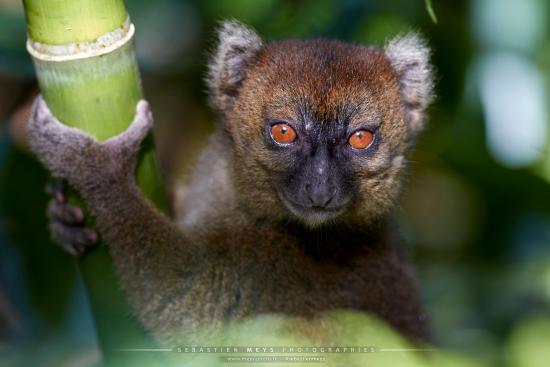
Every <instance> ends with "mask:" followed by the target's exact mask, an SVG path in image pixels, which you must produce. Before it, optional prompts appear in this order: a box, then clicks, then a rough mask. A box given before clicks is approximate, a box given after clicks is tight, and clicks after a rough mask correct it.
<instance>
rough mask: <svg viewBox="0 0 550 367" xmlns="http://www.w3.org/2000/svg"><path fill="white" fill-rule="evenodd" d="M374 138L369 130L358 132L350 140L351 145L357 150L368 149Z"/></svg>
mask: <svg viewBox="0 0 550 367" xmlns="http://www.w3.org/2000/svg"><path fill="white" fill-rule="evenodd" d="M373 138H374V135H373V134H372V133H371V132H370V131H368V130H357V131H356V132H354V133H353V134H351V136H350V137H349V139H348V143H349V145H351V146H352V147H353V148H355V149H365V148H367V147H368V146H369V145H370V144H371V143H372V140H373Z"/></svg>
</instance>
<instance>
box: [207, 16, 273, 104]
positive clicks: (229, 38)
mask: <svg viewBox="0 0 550 367" xmlns="http://www.w3.org/2000/svg"><path fill="white" fill-rule="evenodd" d="M262 46H263V42H262V40H261V38H260V37H259V36H258V35H257V34H256V32H254V31H253V30H252V29H251V28H248V27H246V26H245V25H243V24H241V23H239V22H237V21H225V22H223V23H222V26H221V27H220V29H219V30H218V45H217V49H216V51H215V52H214V53H213V55H212V57H211V59H210V63H209V65H208V79H207V83H208V87H209V89H210V103H211V104H212V106H213V107H214V108H216V109H219V110H221V111H223V110H225V109H227V108H229V107H231V105H232V104H233V102H234V100H235V98H236V97H237V96H238V93H239V87H240V86H241V84H242V81H243V80H244V79H245V77H246V73H247V70H248V68H249V67H250V66H251V65H253V64H254V62H255V61H256V56H257V55H258V53H259V51H260V50H261V48H262Z"/></svg>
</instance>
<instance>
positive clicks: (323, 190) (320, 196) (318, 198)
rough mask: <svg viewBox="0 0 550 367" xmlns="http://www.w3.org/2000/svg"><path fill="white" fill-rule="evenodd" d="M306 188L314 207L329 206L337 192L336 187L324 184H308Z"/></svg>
mask: <svg viewBox="0 0 550 367" xmlns="http://www.w3.org/2000/svg"><path fill="white" fill-rule="evenodd" d="M305 189H306V193H307V196H308V198H309V201H310V202H311V206H313V207H321V208H324V207H326V206H328V205H329V204H330V202H331V201H332V199H333V198H334V195H335V193H336V190H335V188H334V187H332V186H330V185H323V184H317V185H312V184H306V187H305Z"/></svg>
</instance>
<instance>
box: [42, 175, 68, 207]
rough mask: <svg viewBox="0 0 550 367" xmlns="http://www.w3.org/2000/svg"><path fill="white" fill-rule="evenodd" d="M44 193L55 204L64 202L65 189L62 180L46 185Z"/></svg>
mask: <svg viewBox="0 0 550 367" xmlns="http://www.w3.org/2000/svg"><path fill="white" fill-rule="evenodd" d="M46 193H48V194H49V195H50V196H51V197H53V199H54V200H55V201H57V202H60V203H64V202H65V189H64V185H63V181H62V180H53V181H51V182H50V183H49V184H48V185H46Z"/></svg>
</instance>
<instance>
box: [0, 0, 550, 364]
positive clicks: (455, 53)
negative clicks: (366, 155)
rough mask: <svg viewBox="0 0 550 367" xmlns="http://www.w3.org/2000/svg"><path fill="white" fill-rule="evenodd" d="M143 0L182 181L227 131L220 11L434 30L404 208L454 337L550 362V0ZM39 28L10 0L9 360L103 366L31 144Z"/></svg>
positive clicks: (165, 131) (307, 24)
mask: <svg viewBox="0 0 550 367" xmlns="http://www.w3.org/2000/svg"><path fill="white" fill-rule="evenodd" d="M126 3H127V6H128V9H129V12H130V14H131V16H132V19H133V21H134V23H135V24H136V26H137V35H136V47H137V52H138V58H139V63H140V67H141V69H142V76H143V83H144V89H145V93H146V96H147V98H148V99H149V100H150V101H151V103H152V105H153V109H154V111H155V116H156V126H155V129H156V130H155V133H156V138H157V141H158V144H157V145H158V151H159V154H160V158H161V162H162V166H163V168H164V171H165V172H166V173H167V180H166V181H167V184H170V182H171V181H172V180H173V177H174V175H175V174H183V175H185V172H186V168H187V167H189V164H190V163H191V162H192V160H193V157H194V156H196V153H197V151H198V148H199V147H200V146H201V144H202V143H203V141H204V138H205V136H207V134H208V132H209V131H211V130H212V124H213V115H212V112H211V111H210V110H209V109H208V107H207V105H206V94H205V85H204V83H203V77H204V75H205V66H204V65H205V62H206V59H207V57H206V56H207V51H208V50H209V49H211V47H212V41H213V29H214V27H215V25H216V22H217V21H219V20H221V19H225V18H235V19H238V20H240V21H242V22H244V23H247V24H250V25H252V26H254V27H255V28H256V29H257V30H258V31H259V33H260V34H261V35H263V36H264V37H265V38H266V39H278V38H310V37H331V38H340V39H343V40H347V41H351V42H356V43H376V44H378V45H383V44H384V42H385V41H386V40H387V39H388V38H389V37H391V36H392V35H395V34H397V33H399V32H403V31H407V30H410V29H416V30H420V31H421V32H422V33H423V34H425V35H426V37H427V39H428V40H429V43H430V45H431V46H432V47H433V50H434V52H433V62H434V64H435V66H436V70H437V95H438V98H437V101H436V102H435V104H434V106H433V107H432V108H431V110H430V115H431V119H430V124H429V127H428V129H427V131H426V132H425V134H424V135H423V136H422V138H421V139H420V141H419V144H418V146H417V148H416V149H415V151H414V153H413V156H412V158H411V167H410V171H409V172H410V175H409V177H408V181H407V184H406V188H405V190H404V193H403V197H402V200H401V201H400V205H399V206H398V208H397V210H396V214H397V216H398V218H399V220H400V222H401V228H402V232H403V233H402V235H403V237H404V238H405V239H406V242H407V246H408V247H407V249H408V252H409V254H410V256H411V257H412V259H413V261H414V262H415V266H416V268H417V269H418V273H419V275H420V279H421V286H422V289H423V293H424V298H425V302H426V304H427V306H428V309H429V314H430V316H431V318H432V323H433V328H434V330H435V334H436V340H437V344H438V346H441V347H442V348H444V349H446V350H449V351H452V352H456V353H457V354H458V355H463V356H467V357H468V358H472V360H473V361H475V363H480V364H479V365H489V366H502V365H506V366H544V365H547V364H546V363H548V361H549V360H550V185H549V182H550V152H549V141H550V131H549V130H550V129H549V127H550V115H549V112H550V111H549V108H548V105H550V103H549V102H550V97H549V96H550V94H549V87H550V29H549V27H548V25H547V24H548V23H549V22H550V6H549V4H548V2H547V1H546V0H504V1H503V0H472V1H470V2H468V1H438V0H434V10H435V13H436V14H437V17H438V23H437V24H435V23H434V22H433V21H432V20H431V19H430V17H429V15H428V13H427V11H426V9H425V4H424V1H423V0H394V1H382V0H379V1H374V0H371V1H367V0H344V1H336V0H302V1H299V0H280V1H277V0H265V1H256V0H233V1H216V0H206V1H200V2H199V1H176V0H157V1H146V0H133V1H131V0H127V1H126ZM25 39H26V35H25V22H24V17H23V13H22V7H21V4H20V2H19V1H16V0H0V361H1V360H2V359H3V360H4V361H8V365H33V366H90V365H93V364H94V363H96V362H97V360H98V358H99V354H98V351H97V346H96V340H95V334H94V329H93V321H92V319H91V317H90V315H89V308H88V306H87V300H86V296H85V291H84V289H83V287H82V283H81V280H80V278H79V276H78V272H77V270H76V267H75V264H74V260H73V259H72V258H71V257H70V256H68V255H66V254H64V253H63V252H62V251H61V250H59V249H58V248H57V247H56V246H55V245H53V244H51V243H50V242H49V241H48V240H47V238H48V234H47V231H46V220H45V205H46V201H47V196H46V194H45V193H44V186H45V184H46V182H47V174H46V172H45V171H44V170H43V169H42V168H41V166H40V165H39V164H37V163H36V162H35V161H34V160H33V159H32V158H31V157H30V156H29V154H28V153H26V152H25V150H24V149H21V148H20V147H19V146H20V144H21V142H22V141H23V139H22V126H23V123H24V120H25V116H26V112H27V109H28V102H29V100H30V99H31V97H32V96H33V95H34V94H35V93H36V83H35V79H34V74H33V68H32V63H31V60H30V57H29V56H28V55H27V54H26V51H25V48H24V45H25ZM176 167H177V168H176ZM171 172H172V173H171ZM169 173H171V174H169ZM0 364H1V365H3V362H0ZM476 365H478V364H476Z"/></svg>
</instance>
